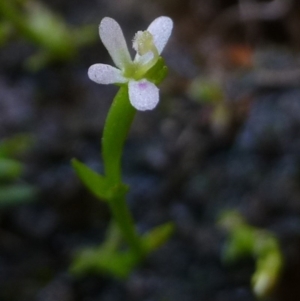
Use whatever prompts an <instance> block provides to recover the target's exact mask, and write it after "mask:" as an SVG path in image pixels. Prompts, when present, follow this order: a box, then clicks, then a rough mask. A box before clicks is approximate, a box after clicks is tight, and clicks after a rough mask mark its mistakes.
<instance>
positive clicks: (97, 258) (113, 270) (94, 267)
mask: <svg viewBox="0 0 300 301" xmlns="http://www.w3.org/2000/svg"><path fill="white" fill-rule="evenodd" d="M136 264H137V261H136V256H134V254H133V253H131V252H130V251H123V252H118V251H113V250H110V249H105V248H101V247H100V248H86V249H83V250H81V251H79V252H78V253H77V254H76V255H75V258H74V260H73V263H72V265H71V267H70V272H71V273H72V274H75V275H77V276H80V275H84V274H86V273H99V272H100V273H102V274H109V275H112V276H114V277H116V278H121V279H124V278H126V277H127V276H128V275H129V273H130V272H131V271H132V269H133V268H134V266H135V265H136Z"/></svg>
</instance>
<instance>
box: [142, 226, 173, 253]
mask: <svg viewBox="0 0 300 301" xmlns="http://www.w3.org/2000/svg"><path fill="white" fill-rule="evenodd" d="M173 233H174V224H173V223H172V222H169V223H165V224H162V225H159V226H157V227H155V228H154V229H152V230H151V231H150V232H148V233H146V234H145V235H143V237H142V238H141V239H142V244H143V246H144V249H145V251H146V252H147V253H151V252H152V251H154V250H156V249H158V248H159V247H160V246H162V245H163V244H164V243H165V242H166V241H167V240H168V239H169V238H170V236H171V235H172V234H173Z"/></svg>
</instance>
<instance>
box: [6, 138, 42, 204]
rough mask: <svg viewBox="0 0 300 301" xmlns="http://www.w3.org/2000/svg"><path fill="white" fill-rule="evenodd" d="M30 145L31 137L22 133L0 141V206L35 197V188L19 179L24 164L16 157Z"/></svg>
mask: <svg viewBox="0 0 300 301" xmlns="http://www.w3.org/2000/svg"><path fill="white" fill-rule="evenodd" d="M31 145H32V139H31V137H30V136H28V135H23V134H22V135H16V136H14V137H12V138H10V139H5V140H2V141H1V142H0V208H3V207H7V206H12V205H18V204H22V203H27V202H31V201H33V200H34V199H35V196H36V194H37V189H36V188H35V187H33V186H32V185H29V184H26V183H22V182H21V181H20V176H21V175H22V173H23V171H24V164H23V163H21V162H20V161H19V160H17V159H16V157H18V155H20V154H22V153H23V152H25V151H26V150H27V149H28V148H29V147H30V146H31Z"/></svg>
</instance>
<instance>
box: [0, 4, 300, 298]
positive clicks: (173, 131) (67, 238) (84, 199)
mask: <svg viewBox="0 0 300 301" xmlns="http://www.w3.org/2000/svg"><path fill="white" fill-rule="evenodd" d="M43 2H45V3H46V2H47V1H43ZM237 2H238V1H229V0H228V1H217V0H215V1H205V0H199V1H195V0H188V1H177V0H172V1H171V0H164V1H138V0H132V1H126V0H123V1H106V0H98V1H95V0H93V1H87V2H84V1H68V0H63V1H58V0H56V1H52V2H51V3H46V4H47V5H49V6H50V8H51V9H52V10H53V11H56V12H58V13H59V14H61V15H62V16H63V18H64V20H65V21H66V22H67V23H70V24H73V25H77V26H79V25H81V24H86V23H91V24H94V25H95V30H96V31H97V28H98V24H99V22H100V20H101V19H102V18H103V17H104V16H111V17H113V18H115V19H116V20H117V21H118V22H119V23H120V24H121V26H122V28H123V30H124V32H125V36H126V37H127V39H128V41H130V39H131V37H133V35H134V33H135V32H136V31H137V30H139V29H141V28H146V27H147V24H149V22H151V20H152V19H154V18H155V17H157V16H160V15H169V16H170V17H172V18H173V19H174V23H175V28H174V34H173V36H172V40H171V41H170V43H169V44H168V46H167V47H166V49H165V51H164V58H165V60H166V62H167V65H168V66H169V68H170V74H169V77H168V78H167V80H166V81H165V82H164V83H163V85H162V86H161V92H160V93H161V101H160V105H159V107H158V108H157V109H156V110H154V111H151V112H147V113H140V112H139V113H138V114H137V116H136V119H135V121H134V124H133V127H132V130H131V132H130V136H129V138H128V141H127V144H126V147H125V151H124V162H123V163H124V164H123V165H124V181H125V182H126V183H128V184H129V185H130V187H131V190H130V193H129V195H128V204H129V206H130V208H131V210H132V212H133V215H134V218H135V220H136V223H137V227H138V229H139V230H140V231H141V232H146V231H147V230H150V229H151V228H153V227H154V226H156V225H159V224H161V223H163V222H166V221H174V223H175V225H176V232H175V234H174V236H172V238H171V239H170V240H169V241H168V242H167V243H166V244H165V245H164V246H163V247H162V248H161V249H159V250H158V251H156V252H155V253H153V254H151V256H149V258H148V259H147V260H146V261H145V262H144V263H143V264H142V265H141V266H139V267H138V268H136V269H135V270H134V271H133V272H132V274H131V275H130V277H129V278H128V279H127V280H125V281H119V280H115V279H112V278H109V277H107V276H105V275H101V274H99V275H86V276H84V277H81V278H78V277H75V276H74V275H71V274H70V273H69V272H68V268H69V266H70V263H71V261H72V256H73V255H74V253H75V251H76V250H77V249H78V248H80V247H83V246H91V245H95V246H97V245H99V244H101V242H102V241H103V238H104V234H105V230H106V227H107V225H108V223H109V220H110V213H109V211H108V208H107V207H106V205H105V204H104V203H101V202H99V201H98V200H97V199H95V198H94V197H93V196H92V195H91V194H90V193H89V192H88V191H87V190H86V189H85V188H84V187H83V185H82V184H81V183H80V182H79V180H78V179H77V177H76V176H75V174H74V172H73V170H72V168H71V165H70V160H71V159H72V158H74V157H76V158H78V159H80V160H81V161H83V162H85V163H86V164H87V165H89V166H90V167H92V168H94V169H95V170H98V171H101V170H102V163H101V158H100V137H101V132H102V130H103V125H104V121H105V117H106V114H107V111H108V109H109V106H110V103H111V101H112V99H113V97H114V95H115V93H116V91H117V88H116V87H113V86H99V85H96V84H95V83H93V82H91V81H90V80H89V79H88V77H87V69H88V67H89V66H90V65H92V64H94V63H100V62H102V63H108V64H111V60H110V58H109V56H108V54H107V53H106V50H105V49H104V47H103V45H102V44H101V42H100V40H99V41H98V42H96V43H95V44H94V45H92V46H89V47H86V48H84V49H81V50H80V53H79V56H78V57H77V58H76V59H75V60H73V61H71V62H63V63H60V64H50V65H48V66H47V67H46V68H44V69H43V70H40V71H38V72H37V73H31V72H28V71H26V69H25V68H24V66H23V62H24V60H25V59H26V58H27V57H28V56H29V55H30V54H32V53H33V52H34V51H35V50H36V48H35V47H34V46H33V45H31V44H30V43H29V42H27V41H25V40H22V39H17V38H16V39H15V40H14V41H10V42H9V43H7V44H6V45H4V46H2V48H1V49H0V66H1V70H0V137H1V138H7V137H10V136H12V135H14V134H16V133H29V134H31V135H32V137H33V138H34V145H33V147H32V148H31V149H30V150H29V151H28V152H27V153H26V155H24V156H23V158H22V161H23V162H24V163H25V166H26V170H25V174H24V176H23V177H22V181H24V182H26V183H31V184H33V185H35V186H36V187H37V188H38V189H39V195H38V199H37V200H36V201H35V202H31V203H28V204H24V205H20V206H14V207H9V208H5V209H3V208H2V209H1V211H0V300H1V301H32V300H35V301H58V300H59V301H79V300H80V301H96V300H99V301H100V300H101V301H121V300H122V301H124V300H128V301H154V300H155V301H159V300H161V301H163V300H165V301H167V300H170V301H198V300H205V301H251V300H256V298H255V296H254V295H253V293H252V291H251V285H250V282H251V275H252V273H253V271H254V268H255V261H254V260H253V258H245V259H244V260H240V261H237V262H236V263H235V264H233V265H225V264H224V263H223V262H222V260H221V254H222V249H223V247H224V242H225V240H226V233H225V232H224V231H222V229H220V228H218V227H217V225H216V222H217V219H218V216H219V214H220V213H221V212H222V211H224V210H227V209H235V210H239V211H240V212H241V213H242V214H243V215H244V216H245V218H247V220H248V221H249V223H250V224H253V225H255V226H258V227H261V228H265V229H267V230H270V231H273V233H274V234H275V235H276V236H277V237H278V239H279V242H280V244H281V247H282V251H283V254H284V257H285V267H284V271H283V273H282V277H281V280H280V282H279V284H278V287H277V288H276V289H275V290H274V292H273V293H272V294H271V296H270V298H269V300H274V301H295V300H298V299H300V290H299V285H298V283H299V280H300V279H299V278H300V260H299V259H300V256H299V254H300V84H299V83H300V81H298V78H297V76H295V77H293V76H292V77H291V78H290V77H289V76H290V73H289V72H290V71H291V70H292V71H293V70H295V68H296V69H297V68H299V55H298V52H297V51H298V50H299V49H298V48H299V45H300V43H299V41H300V35H299V33H298V32H299V30H298V29H299V28H300V24H299V23H300V22H299V20H300V18H299V19H297V17H298V16H299V12H300V9H299V7H298V6H299V5H298V3H297V1H294V2H293V1H292V5H293V6H292V7H291V8H290V9H289V10H288V11H287V13H285V14H284V15H282V16H277V17H276V18H274V19H273V20H272V21H270V22H273V23H270V22H269V21H267V20H254V21H253V20H252V21H251V22H244V21H240V20H239V19H237V20H236V22H234V20H230V21H228V19H226V18H224V15H225V14H226V13H227V12H228V11H229V10H230V9H232V7H234V6H235V5H237ZM241 2H243V1H241ZM250 2H251V1H250ZM257 2H261V3H264V2H265V3H267V1H257ZM268 2H270V1H268ZM237 18H238V17H237ZM272 24H273V25H274V26H273V27H272ZM296 25H297V26H298V27H297V26H296ZM295 26H296V27H297V28H298V29H297V30H295ZM275 31H276V32H275ZM275 33H276V34H275ZM277 33H278V34H277ZM236 45H239V46H238V47H240V48H238V49H243V51H244V52H243V54H245V53H248V52H246V50H247V51H248V49H251V52H250V56H251V64H250V66H249V64H248V65H247V64H246V63H245V62H244V61H243V62H241V60H239V58H237V57H236V56H234V57H233V59H232V53H236V52H234V51H235V50H234V51H232V47H237V46H236ZM228 49H231V52H230V51H229V50H228ZM234 49H237V48H234ZM228 53H229V54H228ZM239 53H240V52H239ZM246 58H248V59H249V57H246ZM297 70H298V69H297ZM299 70H300V69H299ZM265 71H270V74H271V75H272V74H273V75H274V74H275V71H278V72H277V73H276V74H279V76H281V75H282V76H281V77H280V80H279V81H278V77H276V76H274V77H273V76H270V77H267V78H266V77H263V76H262V74H265V73H263V72H265ZM268 74H269V73H268ZM285 74H287V75H286V76H285ZM296 75H297V74H296ZM197 76H200V77H201V78H208V79H212V80H213V81H215V80H216V79H217V82H218V83H219V84H220V86H221V87H222V89H223V93H224V103H225V104H226V107H227V108H228V110H229V113H228V115H226V116H225V117H226V118H225V119H224V120H223V119H222V126H218V124H219V123H218V122H219V120H214V119H213V117H212V116H213V111H214V108H215V106H214V105H213V104H207V103H205V102H202V101H201V97H200V99H198V100H197V99H196V100H195V99H192V98H191V97H190V96H189V95H190V94H189V93H188V86H189V84H190V83H191V81H192V80H193V79H194V78H195V77H197ZM266 79H267V80H266Z"/></svg>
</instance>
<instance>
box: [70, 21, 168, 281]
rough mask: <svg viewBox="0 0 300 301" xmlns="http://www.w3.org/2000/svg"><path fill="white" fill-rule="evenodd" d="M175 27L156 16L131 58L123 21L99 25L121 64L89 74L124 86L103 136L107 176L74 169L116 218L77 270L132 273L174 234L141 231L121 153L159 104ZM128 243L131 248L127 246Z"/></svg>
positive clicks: (79, 259)
mask: <svg viewBox="0 0 300 301" xmlns="http://www.w3.org/2000/svg"><path fill="white" fill-rule="evenodd" d="M172 29H173V21H172V20H171V19H170V18H169V17H165V16H162V17H159V18H157V19H155V20H154V21H153V22H152V23H151V24H150V25H149V27H148V28H147V30H145V31H138V32H137V33H136V34H135V36H134V38H133V40H132V46H133V49H134V50H135V51H136V54H135V57H134V59H132V58H131V56H130V53H129V50H128V48H127V44H126V41H125V38H124V35H123V32H122V29H121V27H120V26H119V24H118V23H117V22H116V21H115V20H114V19H112V18H108V17H105V18H104V19H103V20H102V21H101V23H100V26H99V34H100V39H101V41H102V43H103V44H104V46H105V47H106V49H107V51H108V52H109V54H110V56H111V58H112V60H113V62H114V64H115V66H116V67H113V66H110V65H106V64H95V65H92V66H91V67H90V68H89V70H88V76H89V78H90V79H91V80H93V81H95V82H96V83H98V84H105V85H106V84H116V85H118V86H119V87H120V89H119V91H118V93H117V95H116V96H115V98H114V100H113V103H112V105H111V108H110V110H109V113H108V116H107V119H106V122H105V126H104V130H103V137H102V159H103V164H104V175H100V174H98V173H96V172H95V171H93V170H91V169H90V168H89V167H87V166H86V165H84V164H83V163H81V162H79V161H78V160H76V159H74V160H73V162H72V163H73V167H74V169H75V171H76V173H77V175H78V176H79V178H80V179H81V180H82V182H83V183H84V184H85V186H86V187H87V188H88V189H89V190H91V192H93V193H94V194H95V195H96V196H97V197H98V198H99V199H101V200H104V201H106V202H107V204H108V206H109V207H110V210H111V214H112V221H111V224H110V226H109V229H108V231H107V236H106V239H105V241H104V243H103V244H102V245H101V246H100V247H96V248H95V247H93V248H85V249H83V250H81V251H79V252H78V253H77V254H76V256H75V259H74V262H73V264H72V266H71V271H72V272H74V273H84V272H88V271H96V272H97V271H101V272H107V273H110V274H111V275H114V276H116V277H121V278H122V277H126V276H127V275H128V274H129V273H130V271H131V270H132V269H133V268H134V267H135V266H136V265H137V264H138V263H139V262H140V261H141V260H142V259H144V258H145V257H146V256H147V254H149V253H150V252H151V251H153V250H155V249H157V248H158V247H159V246H160V245H162V244H163V243H164V242H165V241H166V240H167V239H168V238H169V236H170V235H171V234H172V232H173V224H172V223H166V224H163V225H160V226H158V227H156V228H154V229H152V230H151V231H150V232H148V233H146V234H139V233H138V232H137V231H136V227H135V225H134V222H133V218H132V215H131V213H130V210H129V208H128V206H127V203H126V199H125V197H126V194H127V192H128V189H129V188H128V186H127V185H126V184H124V183H123V181H122V175H121V174H122V172H121V171H122V169H121V157H122V152H123V146H124V142H125V140H126V137H127V134H128V132H129V129H130V126H131V123H132V121H133V119H134V116H135V113H136V110H139V111H146V110H152V109H154V108H155V107H156V105H157V104H158V102H159V89H158V88H157V85H158V84H159V83H160V82H161V81H162V80H163V79H164V78H165V77H166V74H167V67H166V66H165V63H164V60H163V58H162V57H161V56H160V54H161V53H162V51H163V49H164V47H165V46H166V44H167V42H168V40H169V37H170V35H171V32H172ZM124 242H125V243H126V247H125V248H124Z"/></svg>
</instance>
